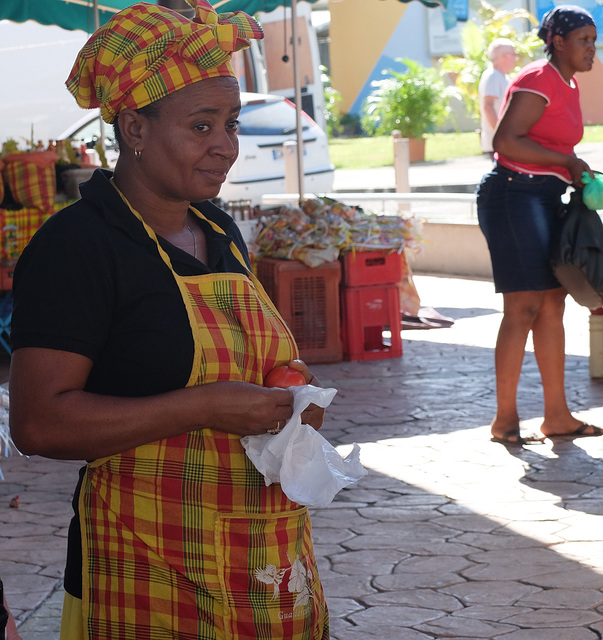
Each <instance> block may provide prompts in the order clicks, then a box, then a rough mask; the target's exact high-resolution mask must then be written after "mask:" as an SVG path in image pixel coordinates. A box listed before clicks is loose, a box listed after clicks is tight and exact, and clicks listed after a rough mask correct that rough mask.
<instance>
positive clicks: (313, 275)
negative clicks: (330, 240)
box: [256, 258, 343, 364]
mask: <svg viewBox="0 0 603 640" xmlns="http://www.w3.org/2000/svg"><path fill="white" fill-rule="evenodd" d="M256 271H257V276H258V279H259V281H260V282H261V283H262V286H263V287H264V289H266V293H268V295H269V296H270V298H271V299H272V301H273V302H274V305H275V306H276V308H277V309H278V310H279V312H280V314H281V315H282V316H283V319H284V320H285V322H286V323H287V325H288V326H289V329H290V330H291V333H293V336H294V337H295V341H296V342H297V346H298V348H299V352H300V358H301V359H302V360H304V361H305V362H307V363H309V364H310V363H332V362H341V360H343V347H342V343H341V337H340V333H339V326H340V312H339V284H340V281H341V264H340V262H339V260H333V261H332V262H326V263H324V264H322V265H321V266H319V267H314V268H311V267H308V266H306V265H305V264H303V263H302V262H299V261H298V260H274V259H272V258H262V259H261V260H259V261H258V263H257V269H256Z"/></svg>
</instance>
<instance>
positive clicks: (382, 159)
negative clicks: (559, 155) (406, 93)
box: [329, 124, 603, 169]
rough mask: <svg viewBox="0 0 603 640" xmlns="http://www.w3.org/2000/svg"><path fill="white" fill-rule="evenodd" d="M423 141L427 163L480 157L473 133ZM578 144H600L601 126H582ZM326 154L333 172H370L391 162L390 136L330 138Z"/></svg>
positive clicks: (436, 136)
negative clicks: (360, 170) (333, 167)
mask: <svg viewBox="0 0 603 640" xmlns="http://www.w3.org/2000/svg"><path fill="white" fill-rule="evenodd" d="M426 138H427V142H426V144H425V160H426V161H427V162H435V161H441V160H447V159H449V158H466V157H468V156H479V155H481V148H480V139H479V134H478V133H476V132H475V131H468V132H462V133H429V134H427V136H426ZM582 142H603V125H599V124H596V125H589V126H587V127H584V138H583V139H582ZM329 151H330V154H331V162H332V163H333V164H334V165H335V168H336V169H374V168H378V167H391V166H392V165H393V163H394V143H393V141H392V138H391V136H378V137H372V138H331V139H330V140H329Z"/></svg>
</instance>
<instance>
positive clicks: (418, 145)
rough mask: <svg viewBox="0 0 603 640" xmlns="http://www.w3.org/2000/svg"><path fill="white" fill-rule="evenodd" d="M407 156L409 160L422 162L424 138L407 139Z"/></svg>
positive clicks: (423, 157) (423, 158)
mask: <svg viewBox="0 0 603 640" xmlns="http://www.w3.org/2000/svg"><path fill="white" fill-rule="evenodd" d="M408 156H409V161H410V162H423V161H424V160H425V138H409V139H408Z"/></svg>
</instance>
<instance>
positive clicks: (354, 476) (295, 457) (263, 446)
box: [241, 385, 367, 507]
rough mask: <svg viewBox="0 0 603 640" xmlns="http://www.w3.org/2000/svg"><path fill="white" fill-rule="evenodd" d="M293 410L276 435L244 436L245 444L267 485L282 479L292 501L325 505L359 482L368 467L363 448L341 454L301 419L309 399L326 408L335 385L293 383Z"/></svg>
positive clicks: (332, 395) (242, 442) (309, 504)
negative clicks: (346, 488) (316, 385)
mask: <svg viewBox="0 0 603 640" xmlns="http://www.w3.org/2000/svg"><path fill="white" fill-rule="evenodd" d="M289 390H290V391H292V392H293V396H294V398H293V415H292V416H291V418H290V420H289V421H288V422H287V424H286V425H285V426H284V428H283V430H282V431H281V432H280V433H278V434H277V435H270V434H262V435H258V436H245V437H244V438H241V444H242V445H243V447H244V448H245V451H246V453H247V456H248V457H249V459H250V460H251V461H252V462H253V464H254V465H255V467H256V468H257V469H258V471H259V472H260V473H261V474H262V475H263V476H264V478H265V482H266V485H270V484H272V483H273V482H280V483H281V487H282V489H283V491H284V492H285V495H286V496H287V497H288V498H289V499H290V500H293V502H297V503H298V504H303V505H307V506H312V507H326V506H327V505H328V504H329V503H330V502H331V501H332V500H333V498H334V497H335V495H336V494H337V493H338V492H339V491H340V490H341V489H343V488H344V487H347V486H348V485H350V484H353V483H354V482H357V481H358V480H360V478H362V477H363V476H365V475H366V473H367V471H366V469H365V468H364V467H363V466H362V464H361V463H360V447H359V446H358V445H357V444H356V443H354V448H353V449H352V451H351V452H350V453H349V454H348V456H347V457H346V458H342V457H341V455H340V454H339V453H338V452H337V450H336V449H335V447H333V446H332V445H331V444H330V443H329V442H328V441H327V440H326V439H325V438H323V436H321V435H320V433H319V432H318V431H316V429H314V428H313V427H311V426H310V425H307V424H302V421H301V414H302V412H303V411H305V409H306V408H307V407H308V406H309V405H310V404H316V405H318V406H319V407H323V408H326V407H328V406H329V405H330V404H331V401H332V400H333V397H334V396H335V394H336V393H337V391H336V389H321V388H319V387H314V386H312V385H305V386H300V387H290V388H289Z"/></svg>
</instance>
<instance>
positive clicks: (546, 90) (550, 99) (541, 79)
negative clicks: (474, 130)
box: [496, 60, 584, 182]
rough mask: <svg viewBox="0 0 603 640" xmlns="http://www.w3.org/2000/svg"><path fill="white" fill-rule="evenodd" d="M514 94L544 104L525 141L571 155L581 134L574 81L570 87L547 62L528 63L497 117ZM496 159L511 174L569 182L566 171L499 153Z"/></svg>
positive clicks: (512, 84)
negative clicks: (524, 93) (526, 93)
mask: <svg viewBox="0 0 603 640" xmlns="http://www.w3.org/2000/svg"><path fill="white" fill-rule="evenodd" d="M515 91H532V92H533V93H536V94H538V95H541V96H542V97H543V98H544V99H545V100H546V102H547V104H546V107H545V109H544V113H543V114H542V117H541V118H540V119H539V120H538V122H536V123H535V124H534V126H533V127H532V128H531V129H530V130H529V131H528V138H530V139H531V140H534V142H537V143H538V144H540V145H542V146H543V147H546V148H547V149H551V150H553V151H559V152H561V153H565V154H568V155H573V153H574V145H576V144H578V143H579V142H580V140H581V139H582V135H583V134H584V125H583V123H582V111H581V109H580V92H579V90H578V84H577V82H576V81H575V79H574V78H572V81H571V86H570V85H568V84H567V83H566V82H565V80H564V79H563V78H562V77H561V74H560V73H559V71H557V69H556V68H555V67H554V66H553V65H551V64H550V63H549V62H548V61H547V60H536V61H535V62H531V63H530V64H528V65H526V66H525V67H524V68H523V69H522V70H521V71H520V72H519V74H518V75H517V77H516V78H515V79H514V80H513V81H512V82H511V83H510V84H509V86H508V87H507V91H506V93H505V98H504V100H503V105H502V108H501V114H503V113H504V111H505V108H506V105H507V103H508V101H509V96H510V95H511V94H512V93H514V92H515ZM496 159H497V160H498V162H499V163H500V164H502V165H503V166H505V167H507V169H511V170H513V171H519V172H520V173H531V174H537V175H555V176H557V177H559V178H561V179H562V180H564V181H565V182H571V175H570V172H569V171H568V170H567V169H565V168H564V167H557V166H553V165H551V166H548V165H543V164H526V163H523V162H517V161H516V160H510V159H509V158H505V157H504V156H503V155H501V154H499V153H497V154H496Z"/></svg>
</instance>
